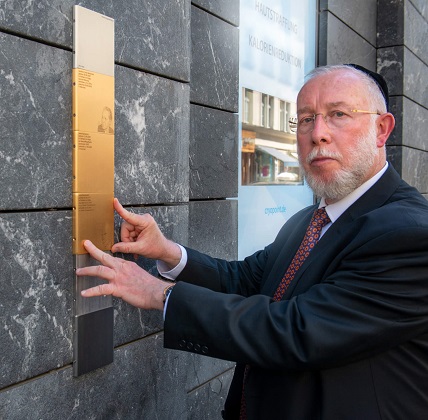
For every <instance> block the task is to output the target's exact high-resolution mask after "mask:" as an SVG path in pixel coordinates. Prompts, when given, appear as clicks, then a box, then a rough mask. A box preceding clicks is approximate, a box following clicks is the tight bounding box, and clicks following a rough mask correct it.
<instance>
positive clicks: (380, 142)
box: [376, 112, 395, 147]
mask: <svg viewBox="0 0 428 420" xmlns="http://www.w3.org/2000/svg"><path fill="white" fill-rule="evenodd" d="M376 123H377V139H376V145H377V147H383V146H384V145H385V143H386V141H387V140H388V137H389V135H390V134H391V132H392V130H393V129H394V127H395V118H394V116H393V115H392V114H391V113H390V112H386V113H385V114H382V115H379V117H378V118H377V122H376Z"/></svg>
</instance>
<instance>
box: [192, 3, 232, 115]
mask: <svg viewBox="0 0 428 420" xmlns="http://www.w3.org/2000/svg"><path fill="white" fill-rule="evenodd" d="M191 37H192V62H191V67H190V100H191V101H192V102H194V103H197V104H200V105H208V106H212V107H214V108H220V109H224V110H228V111H232V112H238V93H239V92H238V89H239V56H238V48H239V30H238V28H235V27H234V26H232V25H230V24H228V23H226V22H224V21H222V20H220V19H218V18H216V17H214V16H212V15H211V14H209V13H207V12H205V11H203V10H201V9H199V8H197V7H194V6H193V7H192V24H191Z"/></svg>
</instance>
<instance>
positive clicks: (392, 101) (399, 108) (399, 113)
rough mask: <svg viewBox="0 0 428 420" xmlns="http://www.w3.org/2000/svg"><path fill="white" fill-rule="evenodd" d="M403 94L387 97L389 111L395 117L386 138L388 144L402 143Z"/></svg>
mask: <svg viewBox="0 0 428 420" xmlns="http://www.w3.org/2000/svg"><path fill="white" fill-rule="evenodd" d="M403 98H404V97H403V96H391V97H390V98H389V112H391V113H392V114H393V115H394V117H395V127H394V130H393V131H392V133H391V135H390V136H389V138H388V141H387V145H388V146H398V145H402V144H403Z"/></svg>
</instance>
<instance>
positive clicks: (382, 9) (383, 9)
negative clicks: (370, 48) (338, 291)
mask: <svg viewBox="0 0 428 420" xmlns="http://www.w3.org/2000/svg"><path fill="white" fill-rule="evenodd" d="M404 1H405V0H378V13H377V32H378V33H377V46H378V48H379V47H388V46H393V45H402V44H403V43H404Z"/></svg>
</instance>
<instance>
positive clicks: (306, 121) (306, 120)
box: [299, 115, 314, 124]
mask: <svg viewBox="0 0 428 420" xmlns="http://www.w3.org/2000/svg"><path fill="white" fill-rule="evenodd" d="M313 120H314V117H313V116H312V115H311V116H310V117H309V116H308V117H303V118H301V119H300V123H299V124H310V123H311V122H312V121H313Z"/></svg>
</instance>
